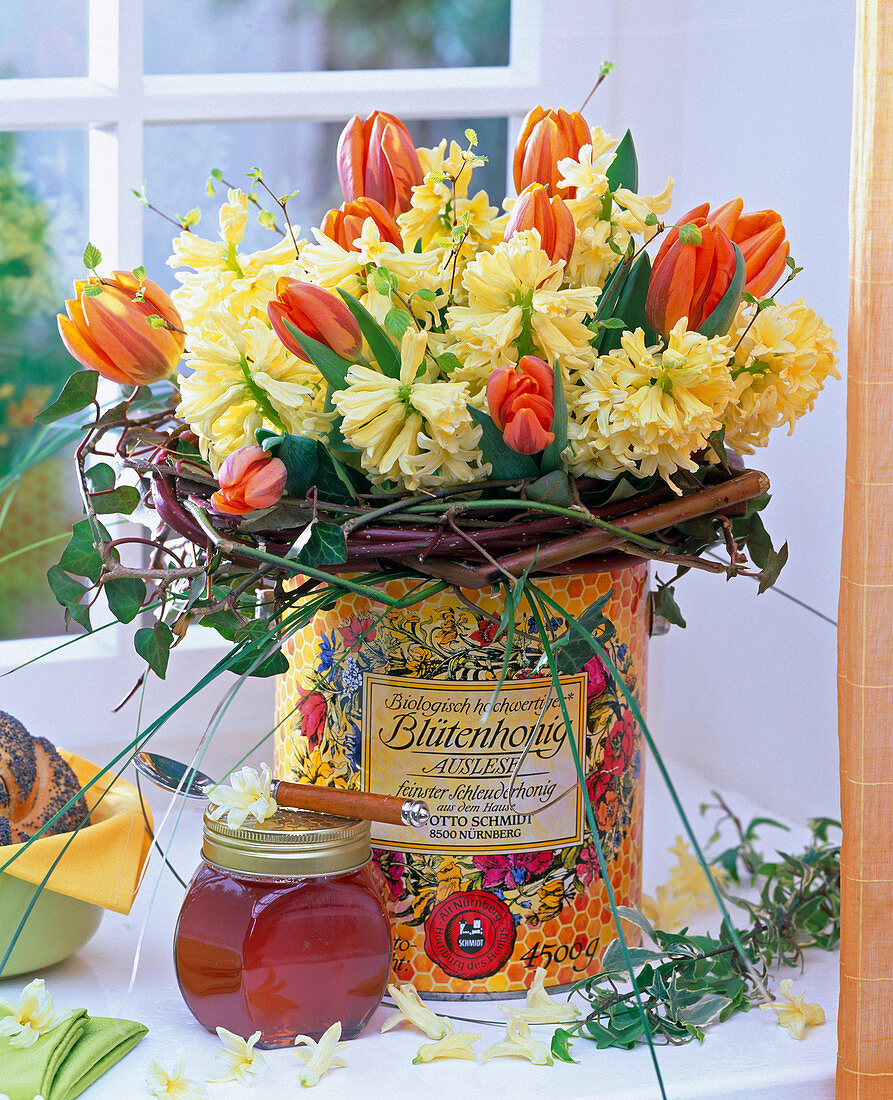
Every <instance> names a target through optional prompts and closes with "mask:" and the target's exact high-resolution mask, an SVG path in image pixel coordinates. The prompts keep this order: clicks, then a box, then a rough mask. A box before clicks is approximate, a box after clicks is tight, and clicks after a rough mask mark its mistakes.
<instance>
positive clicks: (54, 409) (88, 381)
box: [34, 370, 99, 424]
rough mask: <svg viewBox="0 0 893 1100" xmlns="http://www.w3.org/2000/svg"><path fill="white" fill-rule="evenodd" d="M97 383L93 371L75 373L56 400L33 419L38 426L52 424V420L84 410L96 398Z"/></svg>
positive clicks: (97, 377)
mask: <svg viewBox="0 0 893 1100" xmlns="http://www.w3.org/2000/svg"><path fill="white" fill-rule="evenodd" d="M98 383H99V375H98V374H97V373H96V371H95V370H78V371H75V372H74V374H72V375H71V377H70V378H69V379H68V381H67V382H66V383H65V385H64V386H63V387H62V392H61V393H60V394H59V396H58V397H57V398H56V400H55V401H54V402H53V403H52V404H51V405H47V407H46V408H45V409H44V410H43V411H42V412H39V413H38V414H37V416H35V417H34V419H35V420H36V421H37V423H38V424H52V423H53V421H54V420H61V419H62V417H63V416H68V415H70V414H71V413H74V412H79V411H80V410H81V409H85V408H86V407H87V406H88V405H89V404H90V402H91V401H92V400H93V399H94V398H95V397H96V387H97V385H98Z"/></svg>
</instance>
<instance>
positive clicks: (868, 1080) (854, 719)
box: [837, 0, 893, 1100]
mask: <svg viewBox="0 0 893 1100" xmlns="http://www.w3.org/2000/svg"><path fill="white" fill-rule="evenodd" d="M856 19H857V25H856V60H855V79H854V96H853V156H852V169H851V182H850V325H849V365H848V382H847V401H848V407H847V461H846V503H845V506H844V527H843V558H842V563H841V578H840V636H839V647H838V699H839V704H840V778H841V813H842V820H843V852H842V858H841V870H842V882H841V889H842V896H843V927H842V936H841V941H842V942H841V954H840V978H841V986H840V1015H839V1023H838V1037H839V1041H840V1046H839V1053H838V1060H837V1097H838V1100H882V1098H884V1100H889V1098H890V1097H893V641H891V624H893V568H891V566H893V538H891V535H890V524H891V522H893V0H859V3H858V8H857V16H856Z"/></svg>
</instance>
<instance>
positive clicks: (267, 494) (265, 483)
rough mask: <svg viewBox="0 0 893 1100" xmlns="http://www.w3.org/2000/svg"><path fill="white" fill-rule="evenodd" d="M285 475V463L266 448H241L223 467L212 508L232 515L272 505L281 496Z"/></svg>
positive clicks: (243, 513) (213, 496)
mask: <svg viewBox="0 0 893 1100" xmlns="http://www.w3.org/2000/svg"><path fill="white" fill-rule="evenodd" d="M286 476H287V474H286V469H285V463H284V462H282V461H280V460H279V459H278V458H273V456H272V455H271V454H270V453H269V452H268V451H265V450H264V449H263V447H240V448H239V450H238V451H233V453H232V454H230V455H228V456H227V458H226V460H225V461H224V463H223V465H222V466H221V467H220V472H219V473H218V475H217V481H218V483H219V485H220V489H219V491H218V492H216V493H214V494H213V495H212V497H211V507H212V508H213V509H214V510H215V511H217V512H225V513H226V514H227V515H231V516H243V515H245V513H246V512H254V511H256V510H257V509H259V508H271V507H272V506H273V505H274V504H275V503H276V501H277V500H279V498H280V497H281V496H282V493H283V491H284V489H285V480H286Z"/></svg>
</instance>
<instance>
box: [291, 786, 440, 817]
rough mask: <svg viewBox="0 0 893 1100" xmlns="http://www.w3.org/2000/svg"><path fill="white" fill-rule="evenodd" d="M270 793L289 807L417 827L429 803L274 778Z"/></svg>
mask: <svg viewBox="0 0 893 1100" xmlns="http://www.w3.org/2000/svg"><path fill="white" fill-rule="evenodd" d="M272 794H273V797H274V798H275V799H276V802H277V804H278V805H280V806H285V807H289V808H291V809H296V810H317V811H318V812H319V813H323V814H335V815H337V816H340V817H362V818H366V819H367V820H369V821H382V822H385V823H386V824H388V825H413V826H415V827H416V828H419V827H420V826H422V825H425V824H427V822H428V818H429V817H430V813H429V811H428V806H427V805H426V803H424V802H420V801H417V800H411V799H406V798H396V797H395V796H394V795H390V794H371V793H369V792H368V791H347V790H344V789H343V788H341V787H322V786H318V785H317V784H315V783H288V782H286V781H285V780H284V779H281V780H277V781H276V782H275V783H274V784H273V787H272Z"/></svg>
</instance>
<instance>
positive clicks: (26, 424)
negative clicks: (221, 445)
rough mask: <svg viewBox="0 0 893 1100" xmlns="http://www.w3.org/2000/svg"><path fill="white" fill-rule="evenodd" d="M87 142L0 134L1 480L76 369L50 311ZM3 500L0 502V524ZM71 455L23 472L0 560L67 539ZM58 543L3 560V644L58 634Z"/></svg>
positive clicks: (78, 202) (58, 291)
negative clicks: (51, 573) (54, 571)
mask: <svg viewBox="0 0 893 1100" xmlns="http://www.w3.org/2000/svg"><path fill="white" fill-rule="evenodd" d="M86 224H87V223H86V135H85V134H84V133H82V132H75V131H43V132H32V133H23V134H9V133H4V134H0V477H2V476H3V475H4V474H5V473H6V472H8V471H9V470H10V469H11V468H12V467H13V465H14V464H15V462H16V461H17V460H18V458H19V457H20V456H21V455H22V454H23V453H24V449H25V448H26V447H27V446H28V444H29V441H30V440H31V439H33V437H34V433H35V432H36V431H37V430H39V429H36V428H35V426H34V425H33V423H32V417H33V416H34V414H35V413H37V412H39V411H40V409H41V408H43V407H44V406H45V405H46V404H47V403H48V401H49V400H50V399H51V398H52V396H53V395H54V394H55V393H56V392H57V391H58V390H59V388H60V387H61V384H62V382H63V381H64V380H65V378H66V377H67V376H68V375H69V374H70V373H71V370H72V368H73V367H74V366H75V363H74V361H73V360H72V358H71V357H70V356H69V354H68V352H67V351H66V350H65V348H64V347H63V346H62V342H61V340H60V339H59V334H58V332H57V329H56V313H57V312H58V311H59V310H60V309H61V308H62V302H63V299H64V298H66V297H70V296H71V280H72V279H73V278H74V277H75V276H76V275H79V274H81V273H82V272H83V265H82V264H81V256H82V253H83V248H84V243H85V242H86V238H87V228H86ZM5 503H6V499H5V498H4V499H0V516H2V515H3V509H4V505H5ZM80 513H81V508H80V501H79V498H78V496H77V492H76V489H75V485H74V476H73V467H72V460H71V455H70V453H68V452H66V453H65V454H63V455H60V456H58V457H54V458H50V459H48V460H47V461H46V462H44V463H43V464H41V465H40V466H37V467H35V468H34V469H33V470H31V471H30V472H28V473H27V474H25V476H24V477H23V478H22V480H21V481H20V482H19V484H18V486H17V487H16V489H15V492H14V495H13V497H12V500H11V503H10V504H9V506H8V508H7V509H6V512H5V520H4V521H3V523H2V526H0V559H3V558H6V557H7V555H11V554H13V553H14V552H15V551H16V550H18V549H20V548H22V547H27V546H30V545H31V544H32V543H34V542H37V541H39V540H42V539H46V538H50V537H52V536H54V535H58V534H60V533H62V532H65V531H66V530H69V531H70V528H71V524H72V522H73V521H74V520H75V519H77V518H78V517H79V516H80ZM64 546H65V540H64V539H62V540H57V541H55V542H53V543H50V544H49V545H47V546H44V547H42V548H39V549H36V550H33V551H29V552H28V553H25V554H21V555H19V556H16V557H12V558H9V559H8V560H7V561H5V562H0V638H14V637H40V636H44V635H52V634H60V633H62V629H63V618H62V609H61V608H60V607H59V605H58V604H57V603H56V601H55V600H54V599H53V597H52V594H51V593H50V591H49V588H48V587H47V581H46V571H47V569H48V567H49V566H50V565H52V564H53V563H54V562H56V561H58V560H59V555H60V554H61V552H62V549H63V547H64Z"/></svg>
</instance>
